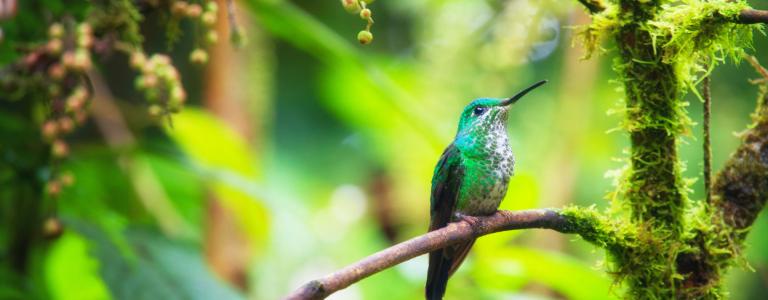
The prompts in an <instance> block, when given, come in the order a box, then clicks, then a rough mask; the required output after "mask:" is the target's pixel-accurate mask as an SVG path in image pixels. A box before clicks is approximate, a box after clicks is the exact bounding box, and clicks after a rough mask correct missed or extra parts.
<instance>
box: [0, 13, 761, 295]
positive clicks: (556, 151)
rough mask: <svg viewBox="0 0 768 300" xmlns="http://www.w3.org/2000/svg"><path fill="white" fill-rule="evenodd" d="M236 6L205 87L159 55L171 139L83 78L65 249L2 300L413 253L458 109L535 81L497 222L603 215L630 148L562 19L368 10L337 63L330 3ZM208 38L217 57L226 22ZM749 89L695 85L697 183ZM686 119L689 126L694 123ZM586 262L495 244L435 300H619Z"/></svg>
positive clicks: (411, 286)
mask: <svg viewBox="0 0 768 300" xmlns="http://www.w3.org/2000/svg"><path fill="white" fill-rule="evenodd" d="M750 3H751V4H752V6H753V7H755V8H762V9H765V8H768V1H754V0H753V1H750ZM224 5H225V4H224V3H223V2H222V3H220V6H221V7H224ZM236 5H237V19H238V23H239V25H240V27H242V28H243V29H244V32H245V35H246V37H247V43H246V44H245V46H243V47H240V48H238V49H235V48H234V47H233V46H232V45H231V44H230V43H227V42H220V43H218V44H216V45H215V46H212V48H210V49H209V53H210V62H209V63H208V64H207V66H205V67H199V66H195V65H191V64H189V63H188V62H187V57H188V55H189V52H190V51H191V49H192V48H193V47H194V44H195V36H194V35H192V34H185V35H183V36H182V38H181V39H180V41H179V43H178V44H177V45H176V46H175V47H174V48H173V49H171V50H170V53H171V54H172V61H173V62H174V64H175V65H176V66H177V67H178V69H179V71H180V73H181V77H182V82H183V84H184V86H185V88H186V89H187V93H188V95H189V96H188V99H189V101H188V104H187V105H186V107H185V108H184V109H183V110H182V112H181V113H179V114H176V115H173V117H172V124H170V123H169V122H167V121H160V122H158V121H156V120H152V119H151V118H149V117H147V116H146V104H145V103H144V102H143V100H142V96H141V94H140V93H138V92H136V91H134V89H133V78H134V77H135V76H136V74H135V73H134V72H133V71H131V70H130V69H129V67H128V64H127V59H126V57H125V56H122V55H115V56H113V57H111V58H109V59H106V60H103V61H99V62H98V68H96V69H95V71H93V73H91V75H92V77H93V78H92V80H93V85H94V91H95V94H94V100H93V101H94V102H93V104H92V108H91V109H92V112H93V116H92V118H91V119H90V121H89V122H88V123H87V125H86V126H85V127H84V128H81V129H80V130H79V131H77V133H75V134H74V135H72V136H70V137H69V138H68V139H67V140H68V142H70V145H71V155H70V156H69V158H68V159H67V160H65V161H64V162H63V163H62V166H61V168H62V169H63V170H70V171H71V172H72V174H73V175H74V178H75V184H74V185H73V186H72V187H69V188H66V189H64V190H63V191H62V194H61V196H60V197H59V198H58V199H57V200H56V205H55V209H53V210H51V214H52V215H54V216H56V217H57V218H60V219H61V220H62V222H63V233H62V234H61V235H60V236H58V237H57V238H52V239H50V240H48V241H47V242H46V243H45V246H44V247H42V248H41V249H38V251H36V253H33V254H32V256H33V265H34V269H35V270H39V272H34V273H33V274H30V275H29V279H28V280H27V279H24V280H19V279H13V280H10V279H8V277H10V276H14V275H12V274H10V273H8V274H5V273H3V274H0V281H3V280H1V279H2V278H5V279H6V281H5V282H24V285H25V286H24V287H19V286H12V285H11V286H9V285H4V286H3V287H2V289H0V298H24V297H22V296H21V295H23V293H22V292H21V290H34V291H37V293H38V295H37V296H39V297H42V298H54V299H109V298H113V299H176V298H180V299H239V298H247V299H278V298H280V297H281V296H283V295H285V294H286V293H288V292H289V291H291V290H292V289H294V288H296V287H298V286H300V285H301V284H303V283H304V282H306V281H308V280H311V279H314V278H316V277H319V276H322V275H324V274H326V273H329V272H332V271H334V270H336V269H338V268H341V267H343V266H345V265H347V264H350V263H352V262H354V261H356V260H358V259H360V258H363V257H365V256H367V255H369V254H371V253H373V252H375V251H377V250H380V249H382V248H385V247H388V246H390V245H392V244H394V243H397V242H400V241H403V240H406V239H408V238H411V237H414V236H416V235H419V234H422V233H424V232H425V231H426V229H427V226H428V219H429V217H428V216H429V211H428V205H429V204H428V203H429V191H430V179H431V176H432V170H433V167H434V165H435V163H436V162H437V160H438V158H439V156H440V154H441V152H442V150H443V149H444V147H445V146H447V145H448V144H449V143H450V142H451V140H452V137H453V135H454V134H455V130H456V126H457V123H458V118H459V114H460V112H461V110H462V108H463V107H464V105H466V104H468V103H469V102H470V101H471V100H472V99H474V98H478V97H506V96H510V95H512V94H514V93H515V92H517V91H518V90H520V89H521V88H523V87H526V86H528V85H530V84H532V83H533V82H535V81H538V80H541V79H548V80H549V83H548V84H547V85H545V86H544V87H542V88H540V89H537V90H536V91H535V92H534V93H531V94H529V95H528V96H526V97H525V98H524V99H523V100H522V101H520V102H518V103H517V104H516V105H515V106H514V107H513V108H512V110H511V111H510V119H509V126H508V128H509V136H510V140H511V145H512V148H513V149H514V151H515V153H516V157H517V164H516V169H515V177H513V179H512V180H511V182H510V187H509V192H508V193H507V197H506V200H505V201H504V202H503V204H502V207H501V208H502V209H526V208H536V207H562V206H564V205H568V204H576V205H581V206H592V205H594V206H596V207H598V208H604V207H607V206H608V201H609V200H608V199H607V198H606V195H607V194H608V193H609V192H611V191H612V190H613V189H614V187H613V185H612V183H613V178H614V175H615V174H616V173H617V171H615V170H619V169H621V168H622V167H623V166H624V165H625V162H624V158H625V157H626V153H625V151H626V150H627V146H628V141H627V136H626V135H625V134H624V133H623V132H622V131H621V130H619V122H620V120H621V114H619V113H612V112H613V111H617V110H620V108H621V104H620V102H619V100H620V99H621V97H622V94H621V91H620V89H619V88H620V85H619V84H617V83H616V82H614V81H613V78H614V72H613V71H612V70H611V65H612V60H613V57H614V56H615V51H614V50H613V49H614V46H613V45H612V44H611V42H610V41H606V42H605V43H603V46H604V48H605V53H603V54H602V55H595V56H594V57H592V58H591V59H589V60H582V59H581V58H582V57H583V56H584V55H585V52H584V49H583V47H582V46H581V44H580V43H579V42H578V41H576V39H575V38H574V35H575V34H576V32H577V30H578V26H579V25H582V24H587V23H588V22H589V17H588V16H587V15H586V14H585V12H584V9H583V8H582V7H580V6H579V5H578V4H577V3H576V1H563V0H558V1H534V0H506V1H498V0H486V1H477V0H380V1H376V2H373V3H372V4H370V5H369V8H371V10H372V11H373V18H374V20H375V21H376V23H375V24H374V25H373V27H372V29H371V31H372V32H373V36H374V41H373V43H372V44H370V45H366V46H361V45H359V44H358V43H357V41H356V35H357V32H358V31H360V30H361V29H362V28H363V27H364V26H365V23H364V21H362V20H361V19H360V18H359V17H358V16H357V15H356V14H349V13H347V12H346V11H345V10H344V8H343V7H342V6H341V4H340V3H339V1H337V0H324V1H308V0H300V1H299V0H297V1H287V0H271V1H266V0H242V1H236ZM219 13H220V15H219V19H221V20H224V19H225V15H224V14H225V10H224V9H220V10H219ZM161 18H162V16H160V15H153V14H149V15H147V16H146V21H145V22H143V24H144V25H143V26H144V27H143V28H142V33H143V34H144V35H145V37H146V41H145V50H146V51H147V53H157V52H166V51H168V48H167V43H166V40H165V39H166V34H165V32H164V30H162V29H163V28H162V27H160V28H158V25H157V24H158V23H159V21H158V20H160V19H161ZM0 24H1V23H0ZM19 26H21V25H19ZM181 29H182V30H183V31H185V32H192V31H194V30H195V27H194V26H193V25H192V24H189V23H185V22H182V23H181ZM217 30H218V31H219V35H220V36H222V37H224V36H226V35H227V34H228V26H227V24H226V22H223V21H222V22H219V25H217ZM222 40H224V39H222ZM766 51H768V42H766V39H765V36H764V35H762V34H756V35H755V47H754V49H750V50H749V53H752V54H755V55H756V56H757V57H758V59H762V60H763V62H764V63H768V58H766V57H765V55H762V54H761V55H757V53H766ZM3 63H7V61H4V62H3ZM756 77H757V76H756V74H755V72H754V70H753V69H752V68H751V67H750V66H749V65H748V64H747V63H739V64H733V63H732V62H731V61H728V62H727V63H726V64H725V65H723V66H721V67H718V68H717V69H716V70H715V71H714V73H713V75H712V93H713V109H712V111H713V116H712V130H713V131H712V145H713V167H714V169H715V170H717V169H719V168H720V167H721V166H722V165H723V163H724V161H725V160H726V159H727V158H728V156H729V154H730V152H731V151H733V150H734V149H735V148H736V146H737V145H738V143H739V140H738V138H737V136H736V135H735V133H737V132H739V131H741V130H743V129H744V128H745V127H746V125H747V124H748V123H749V114H750V113H751V112H752V110H753V108H754V105H755V99H756V96H757V87H755V86H753V85H751V84H749V83H748V80H749V79H751V78H756ZM688 99H689V101H690V103H691V105H690V107H689V112H690V116H691V118H692V119H693V120H694V121H695V122H697V123H699V124H700V123H701V115H702V113H701V107H702V104H701V101H699V99H698V98H696V97H695V96H693V95H689V96H688ZM7 124H10V123H8V122H6V123H2V122H0V126H9V125H7ZM701 127H702V126H701V125H696V126H694V127H693V128H692V131H691V133H690V135H688V136H687V137H685V138H684V141H683V143H681V145H680V149H681V156H682V157H683V158H684V159H685V161H686V162H687V169H686V170H685V176H686V178H690V179H691V181H692V184H691V194H690V196H691V199H692V200H693V201H699V200H701V199H703V197H704V195H703V188H702V180H701V177H700V174H701V170H702V151H701V143H702V138H701V136H702V133H701ZM1 188H2V189H6V188H10V187H8V186H6V187H1ZM766 234H768V218H767V217H766V216H765V214H763V215H762V216H761V218H760V219H758V220H757V222H756V223H755V225H754V228H753V231H752V233H751V234H750V237H749V240H748V244H749V248H748V250H747V253H746V261H745V262H744V263H743V264H742V267H736V268H734V269H733V270H732V271H731V272H730V273H729V276H728V281H727V290H728V291H730V293H731V296H732V298H733V299H755V298H759V297H760V295H765V293H766V292H768V239H766V238H765V237H766ZM2 240H3V237H0V241H2ZM603 259H604V253H603V252H602V251H600V250H596V249H595V248H593V247H591V246H590V245H588V244H587V243H585V242H583V241H581V240H579V239H578V238H576V237H574V236H566V235H561V234H555V233H550V232H544V231H539V230H526V231H518V232H504V233H500V234H494V235H491V236H487V237H484V238H482V239H480V240H479V241H478V242H477V243H476V244H475V247H474V248H473V252H472V254H470V256H469V258H468V259H467V261H466V262H465V264H464V266H463V267H462V268H461V269H460V270H459V271H458V272H457V273H456V274H455V276H453V278H452V279H451V281H450V284H449V287H448V292H447V296H446V299H614V298H619V295H620V292H621V291H622V286H620V285H616V284H613V283H612V280H611V279H610V278H609V277H608V276H607V275H606V274H605V272H604V270H605V267H604V265H603V263H602V262H603ZM6 263H7V262H6ZM426 270H427V259H426V256H422V257H418V258H416V259H413V260H411V261H408V262H406V263H403V264H401V265H399V266H397V267H394V268H391V269H388V270H386V271H383V272H381V273H378V274H376V275H374V276H372V277H370V278H368V279H365V280H363V281H362V282H360V283H358V284H355V285H353V286H351V287H349V288H347V289H345V290H343V291H341V292H339V293H337V294H334V295H333V296H331V297H330V299H420V298H421V297H423V296H422V295H423V284H424V280H425V278H426ZM0 285H3V284H0Z"/></svg>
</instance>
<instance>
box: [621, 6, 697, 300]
mask: <svg viewBox="0 0 768 300" xmlns="http://www.w3.org/2000/svg"><path fill="white" fill-rule="evenodd" d="M657 5H658V4H657V3H654V2H648V3H641V2H640V1H622V2H620V4H619V13H618V16H617V17H618V19H619V20H622V21H621V25H620V27H619V28H618V31H617V34H616V36H615V37H616V43H617V45H618V48H619V54H620V56H619V57H620V60H619V61H618V63H617V68H616V69H617V71H618V72H619V73H620V75H621V77H622V79H623V82H624V89H625V95H626V99H625V101H626V109H627V112H626V119H625V127H626V128H627V131H628V132H629V136H630V140H631V152H630V169H629V172H630V173H629V174H628V178H627V181H626V183H625V186H624V190H623V192H624V196H625V201H626V204H627V205H626V206H627V207H629V208H630V209H631V216H632V224H633V225H634V226H635V227H636V228H637V230H638V234H637V238H638V241H637V243H638V244H637V245H638V247H635V248H631V249H630V250H629V251H631V253H628V255H624V256H623V258H621V259H619V260H618V262H617V263H618V265H617V267H618V269H619V274H620V276H621V277H623V278H624V279H625V280H626V281H627V283H628V285H629V288H630V290H629V293H630V294H631V295H632V296H633V297H635V298H638V299H670V298H674V296H675V280H674V278H675V274H677V272H676V270H675V265H674V264H673V263H670V262H673V261H674V260H675V256H676V252H675V249H677V248H679V247H675V246H672V245H671V244H674V243H676V241H678V240H679V238H680V236H681V233H682V232H683V224H682V223H683V222H682V212H683V210H684V208H685V205H686V195H685V192H684V189H683V181H682V178H681V176H680V168H679V163H678V157H677V138H678V135H679V134H680V133H681V132H682V131H683V130H684V128H685V122H686V120H687V119H686V116H685V111H684V109H683V107H684V105H683V100H682V93H681V89H680V82H679V80H678V76H677V74H675V66H673V65H671V64H669V63H666V62H664V61H663V57H662V53H661V52H659V51H657V50H658V49H656V48H655V43H659V42H661V41H658V40H654V39H653V38H652V36H651V33H650V32H648V31H647V30H646V28H648V25H647V22H648V21H650V20H653V18H654V15H655V14H656V12H657V11H658V6H657Z"/></svg>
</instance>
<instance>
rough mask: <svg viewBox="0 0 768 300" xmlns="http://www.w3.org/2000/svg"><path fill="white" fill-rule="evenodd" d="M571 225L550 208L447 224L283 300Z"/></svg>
mask: <svg viewBox="0 0 768 300" xmlns="http://www.w3.org/2000/svg"><path fill="white" fill-rule="evenodd" d="M573 223H574V220H571V218H570V217H568V216H566V215H564V214H561V213H560V212H559V211H558V210H554V209H532V210H522V211H498V212H496V214H493V215H491V216H487V217H478V218H477V222H473V223H472V224H470V223H469V222H466V221H460V222H455V223H450V224H448V226H446V227H444V228H441V229H438V230H435V231H431V232H428V233H426V234H424V235H421V236H418V237H415V238H412V239H410V240H407V241H405V242H402V243H399V244H397V245H394V246H392V247H389V248H387V249H384V250H381V251H379V252H377V253H375V254H373V255H371V256H368V257H366V258H364V259H362V260H360V261H358V262H356V263H354V264H351V265H348V266H346V267H344V268H343V269H341V270H338V271H336V272H334V273H331V274H329V275H326V276H325V277H323V278H320V279H317V280H313V281H310V282H308V283H306V284H304V285H303V286H301V287H300V288H298V289H297V290H295V291H293V292H292V293H291V294H290V295H288V296H286V297H285V299H286V300H304V299H323V298H325V297H328V295H330V294H332V293H334V292H336V291H338V290H341V289H344V288H346V287H348V286H349V285H351V284H353V283H355V282H358V281H360V280H362V279H364V278H366V277H368V276H370V275H373V274H375V273H378V272H380V271H383V270H385V269H387V268H390V267H393V266H395V265H397V264H400V263H402V262H404V261H407V260H409V259H412V258H414V257H417V256H419V255H422V254H425V253H428V252H431V251H434V250H437V249H440V248H444V247H446V246H449V245H452V244H456V243H459V242H463V241H468V240H471V239H475V238H478V237H480V236H483V235H487V234H491V233H494V232H499V231H506V230H515V229H530V228H543V229H552V230H555V231H559V232H563V233H573V232H574V231H575V230H576V229H575V228H574V226H573Z"/></svg>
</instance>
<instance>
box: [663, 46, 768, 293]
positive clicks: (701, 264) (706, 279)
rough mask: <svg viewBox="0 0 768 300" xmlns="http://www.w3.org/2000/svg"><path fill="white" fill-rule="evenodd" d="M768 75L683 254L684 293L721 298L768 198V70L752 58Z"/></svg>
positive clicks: (678, 262) (763, 73)
mask: <svg viewBox="0 0 768 300" xmlns="http://www.w3.org/2000/svg"><path fill="white" fill-rule="evenodd" d="M748 60H749V61H750V62H751V63H752V65H753V66H754V67H755V68H756V69H757V71H758V73H760V74H761V76H762V77H763V78H762V79H760V80H759V81H760V82H762V84H761V86H760V97H758V104H757V109H756V111H755V113H754V114H753V115H752V119H753V123H752V124H751V125H750V126H749V129H747V130H746V131H745V132H743V133H742V135H741V138H742V144H741V145H740V146H739V148H738V149H736V151H735V152H734V153H733V154H732V155H731V157H730V159H729V160H728V161H727V162H726V164H725V167H723V169H722V170H721V171H720V172H719V173H718V174H717V177H716V178H715V180H714V183H713V186H712V204H711V206H710V207H709V208H708V210H707V211H706V213H707V214H705V215H704V220H703V221H702V222H701V223H702V224H706V225H709V226H702V227H701V228H698V229H696V231H695V233H696V236H695V237H694V239H693V240H692V244H693V245H694V248H693V249H691V251H688V252H687V253H683V254H681V255H680V256H679V259H678V260H677V264H678V271H679V272H680V274H682V275H684V276H685V280H684V281H683V284H682V287H684V289H683V292H684V295H685V296H683V298H688V299H693V298H716V297H717V296H718V295H717V294H716V293H718V289H719V286H720V284H721V282H722V280H721V277H722V275H724V274H725V272H726V271H727V269H728V267H730V266H731V265H732V264H733V262H734V260H735V259H737V258H739V256H740V254H741V249H742V247H743V243H744V239H745V238H746V236H747V234H748V233H749V227H750V226H751V225H752V223H753V222H754V221H755V219H756V218H757V216H758V215H759V214H760V212H761V211H762V210H763V208H764V207H765V203H766V200H768V94H767V93H766V91H768V86H767V85H766V84H768V71H766V70H765V69H764V68H763V67H761V66H760V65H759V64H758V63H757V60H756V59H755V58H754V57H750V58H749V59H748Z"/></svg>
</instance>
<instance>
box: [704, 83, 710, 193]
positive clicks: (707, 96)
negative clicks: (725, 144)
mask: <svg viewBox="0 0 768 300" xmlns="http://www.w3.org/2000/svg"><path fill="white" fill-rule="evenodd" d="M702 85H703V86H702V89H703V91H702V96H704V193H705V194H706V197H707V203H712V192H711V188H712V146H711V138H710V129H709V128H710V127H709V120H710V114H711V111H712V96H711V94H710V91H709V75H707V77H704V81H703V82H702Z"/></svg>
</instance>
